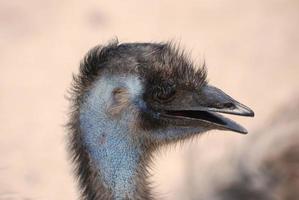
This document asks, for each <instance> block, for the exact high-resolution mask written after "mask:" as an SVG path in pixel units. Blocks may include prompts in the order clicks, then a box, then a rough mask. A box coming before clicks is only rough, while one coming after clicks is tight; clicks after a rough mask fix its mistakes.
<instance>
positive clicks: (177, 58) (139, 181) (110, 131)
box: [68, 42, 254, 200]
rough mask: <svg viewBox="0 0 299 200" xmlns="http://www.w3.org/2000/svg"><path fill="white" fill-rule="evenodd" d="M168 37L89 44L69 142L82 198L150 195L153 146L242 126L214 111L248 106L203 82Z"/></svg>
mask: <svg viewBox="0 0 299 200" xmlns="http://www.w3.org/2000/svg"><path fill="white" fill-rule="evenodd" d="M206 76H207V75H206V70H205V67H200V68H196V67H195V65H194V64H193V63H192V62H191V61H190V60H189V59H188V58H187V57H186V56H185V55H184V53H182V52H181V51H180V50H179V49H178V48H176V47H175V46H174V45H171V44H169V43H127V44H118V42H113V43H111V44H109V45H107V46H101V47H100V46H98V47H95V48H93V49H92V50H91V51H90V52H89V53H88V54H87V55H86V57H85V58H84V60H83V62H82V63H81V65H80V72H79V74H78V75H77V76H75V77H74V82H73V87H72V113H71V118H70V120H69V124H68V126H69V128H70V140H69V143H70V144H69V147H70V151H71V154H72V158H73V161H74V163H75V167H76V175H77V176H78V178H79V184H80V187H81V194H82V199H86V200H99V199H105V200H109V199H135V200H137V199H153V196H152V195H151V193H150V186H149V183H148V181H147V177H148V171H147V166H148V165H149V163H150V161H151V155H152V153H153V152H154V151H155V150H156V149H157V148H159V146H162V145H164V144H169V143H174V142H177V141H180V140H184V139H187V138H191V137H193V136H196V135H199V134H201V133H204V132H206V131H209V130H212V129H219V130H230V131H234V132H239V133H246V132H247V131H246V129H244V128H243V127H242V126H240V125H238V124H237V123H235V122H234V121H232V120H230V119H228V118H226V117H224V116H222V115H220V114H218V113H227V114H234V115H242V116H253V115H254V114H253V111H252V110H251V109H249V108H248V107H246V106H244V105H242V104H240V103H238V102H237V101H235V100H234V99H232V98H231V97H230V96H228V95H226V94H225V93H224V92H222V91H221V90H220V89H217V88H216V87H213V86H211V85H209V84H208V83H207V80H206Z"/></svg>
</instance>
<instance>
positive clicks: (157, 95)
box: [154, 83, 175, 102]
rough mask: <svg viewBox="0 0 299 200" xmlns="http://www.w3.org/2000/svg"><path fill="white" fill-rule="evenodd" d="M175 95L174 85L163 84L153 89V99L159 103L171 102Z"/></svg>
mask: <svg viewBox="0 0 299 200" xmlns="http://www.w3.org/2000/svg"><path fill="white" fill-rule="evenodd" d="M174 95H175V85H174V84H171V83H164V84H162V85H161V86H158V87H156V88H155V89H154V99H155V100H157V101H159V102H167V101H171V100H172V99H173V97H174Z"/></svg>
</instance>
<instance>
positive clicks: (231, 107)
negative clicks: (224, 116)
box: [223, 103, 236, 109]
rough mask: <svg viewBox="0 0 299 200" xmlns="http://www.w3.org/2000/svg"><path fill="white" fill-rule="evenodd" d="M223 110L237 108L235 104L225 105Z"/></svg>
mask: <svg viewBox="0 0 299 200" xmlns="http://www.w3.org/2000/svg"><path fill="white" fill-rule="evenodd" d="M223 108H229V109H235V108H236V106H235V104H233V103H224V104H223Z"/></svg>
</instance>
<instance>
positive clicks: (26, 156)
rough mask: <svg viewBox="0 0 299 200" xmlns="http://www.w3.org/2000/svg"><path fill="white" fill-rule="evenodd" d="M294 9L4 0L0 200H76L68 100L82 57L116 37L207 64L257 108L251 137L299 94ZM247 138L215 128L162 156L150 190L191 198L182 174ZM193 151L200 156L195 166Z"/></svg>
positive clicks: (278, 1)
mask: <svg viewBox="0 0 299 200" xmlns="http://www.w3.org/2000/svg"><path fill="white" fill-rule="evenodd" d="M298 10H299V2H298V1H297V0H285V1H282V0H265V1H259V0H253V1H238V0H227V1H224V0H215V1H210V0H200V1H178V0H177V1H174V0H171V1H170V0H165V1H158V0H152V1H146V0H127V1H108V0H101V1H99V0H97V1H96V0H94V1H92V0H88V1H83V0H81V1H79V0H78V1H65V0H52V1H46V0H27V1H16V0H14V1H5V0H1V1H0V121H1V123H0V159H1V162H0V199H49V200H53V199H55V200H59V199H76V197H77V192H76V184H75V180H74V179H73V177H72V172H71V167H70V163H69V162H68V161H67V155H66V151H65V136H66V131H65V130H64V128H63V124H65V122H66V119H67V115H66V113H67V110H68V102H67V101H66V100H65V98H64V96H65V95H66V91H67V88H69V85H70V81H71V74H72V73H73V72H76V71H77V69H78V64H79V61H80V59H81V58H82V57H83V55H84V54H85V52H86V51H87V50H88V49H89V48H90V47H92V46H94V45H96V44H99V43H104V42H106V41H107V40H109V39H111V38H114V37H115V36H117V37H118V38H119V40H120V41H121V42H131V41H165V40H170V39H172V40H175V41H178V42H180V43H181V44H182V45H183V46H185V47H186V49H187V50H190V51H192V57H193V58H194V60H196V61H198V62H199V61H200V60H202V59H203V58H205V60H206V63H207V66H208V70H209V80H210V83H212V84H214V85H217V86H218V87H220V88H222V89H223V90H224V91H226V92H227V93H229V94H230V95H231V96H233V97H234V98H236V99H238V100H239V101H241V102H242V103H244V104H246V105H248V106H250V107H251V108H253V109H254V111H255V113H256V117H255V118H254V119H238V121H239V122H241V123H242V124H244V125H245V126H246V127H248V129H249V132H251V134H254V132H255V130H257V129H258V127H261V126H263V125H264V124H265V123H266V121H267V120H268V119H270V118H271V115H272V113H273V112H275V110H276V108H277V107H278V106H279V105H281V104H283V103H284V102H287V100H290V99H292V97H293V95H294V94H295V93H298V86H299V80H298V74H299V62H298V55H299V26H298V21H299V12H298ZM288 102H289V101H288ZM246 137H247V136H241V135H237V134H233V133H230V132H216V131H214V132H211V133H210V134H208V135H206V136H202V137H201V138H200V139H198V140H196V141H194V142H192V143H191V142H186V143H185V144H184V145H182V146H178V147H176V148H168V149H166V150H164V151H162V153H159V154H158V156H157V160H156V162H155V164H154V167H153V174H154V176H153V181H154V185H155V186H156V189H155V192H156V193H157V194H159V195H160V196H161V197H163V199H188V197H189V196H188V194H186V191H188V190H186V188H188V187H190V186H189V185H188V184H186V181H185V179H186V177H185V173H184V171H185V170H186V169H188V170H193V171H194V172H195V173H198V174H200V173H201V167H202V166H203V165H204V164H203V163H205V162H206V161H208V160H211V159H219V158H221V157H222V155H223V152H225V149H227V148H232V147H233V146H234V145H237V144H238V143H239V142H240V141H244V140H246ZM190 152H193V155H194V153H195V154H196V155H198V156H197V158H198V160H196V162H193V164H194V165H193V166H192V167H191V168H190V166H186V165H187V164H188V162H186V159H188V156H189V155H190ZM196 187H198V190H200V189H201V186H196ZM202 188H204V187H202Z"/></svg>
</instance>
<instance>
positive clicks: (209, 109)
mask: <svg viewBox="0 0 299 200" xmlns="http://www.w3.org/2000/svg"><path fill="white" fill-rule="evenodd" d="M194 101H197V103H195V102H194ZM219 113H225V114H232V115H240V116H246V117H253V116H254V112H253V111H252V110H251V109H250V108H248V107H247V106H245V105H243V104H241V103H239V102H237V101H236V100H234V99H233V98H231V97H230V96H228V95H227V94H225V93H224V92H222V91H221V90H220V89H218V88H216V87H213V86H205V87H204V88H203V89H202V91H201V93H200V94H199V95H198V96H197V97H196V98H194V99H193V102H192V103H190V104H189V105H182V106H176V107H175V108H173V109H171V108H170V109H169V108H168V109H166V110H164V113H163V114H162V115H164V116H165V117H168V118H176V119H181V120H183V121H184V124H188V122H189V124H192V125H196V124H200V125H202V124H205V125H206V126H208V127H209V128H211V129H220V130H230V131H234V132H238V133H243V134H246V133H247V130H246V129H245V128H244V127H242V126H241V125H239V124H238V123H236V122H234V121H233V120H231V119H228V118H226V117H224V116H223V115H221V114H219ZM199 122H200V123H199Z"/></svg>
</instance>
